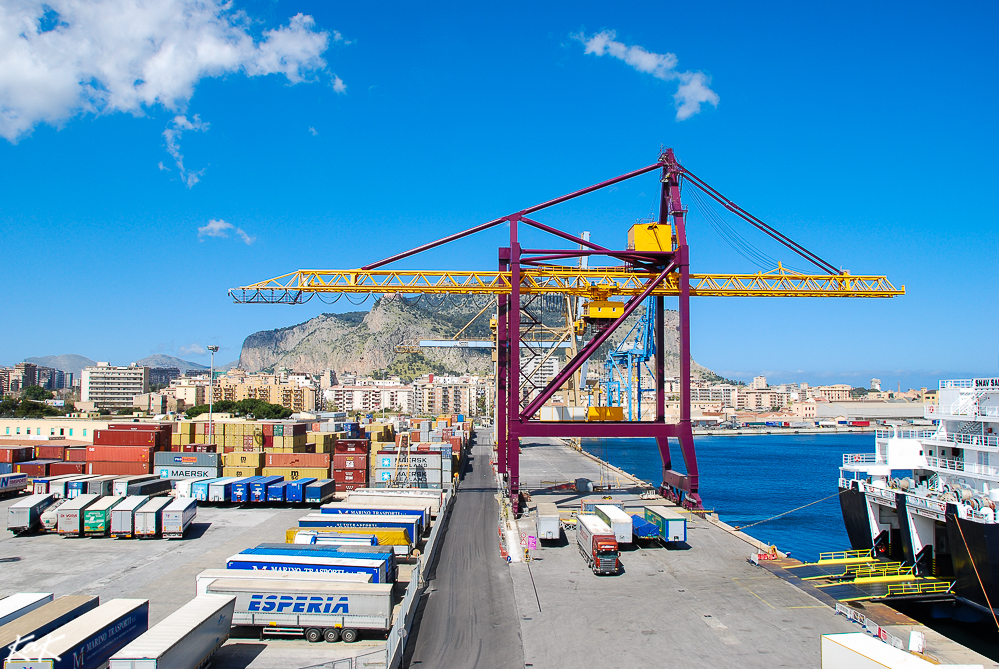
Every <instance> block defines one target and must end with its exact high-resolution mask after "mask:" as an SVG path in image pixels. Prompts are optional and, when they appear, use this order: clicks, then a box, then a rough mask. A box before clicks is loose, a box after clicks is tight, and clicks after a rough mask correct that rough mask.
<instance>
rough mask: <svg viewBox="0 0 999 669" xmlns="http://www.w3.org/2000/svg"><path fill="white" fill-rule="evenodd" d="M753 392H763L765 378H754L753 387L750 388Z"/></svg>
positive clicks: (765, 382) (765, 383) (765, 384)
mask: <svg viewBox="0 0 999 669" xmlns="http://www.w3.org/2000/svg"><path fill="white" fill-rule="evenodd" d="M751 387H752V389H753V390H763V389H764V388H766V387H767V377H765V376H754V377H753V385H752V386H751Z"/></svg>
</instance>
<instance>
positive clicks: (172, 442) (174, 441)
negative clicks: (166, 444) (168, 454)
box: [170, 432, 184, 446]
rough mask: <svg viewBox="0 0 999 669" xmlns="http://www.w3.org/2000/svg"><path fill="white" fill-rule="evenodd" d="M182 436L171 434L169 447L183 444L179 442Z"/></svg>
mask: <svg viewBox="0 0 999 669" xmlns="http://www.w3.org/2000/svg"><path fill="white" fill-rule="evenodd" d="M183 436H184V435H182V434H177V433H176V432H175V433H173V434H171V435H170V445H171V446H180V445H181V444H183V443H184V442H182V441H181V438H183Z"/></svg>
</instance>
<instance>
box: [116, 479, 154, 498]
mask: <svg viewBox="0 0 999 669" xmlns="http://www.w3.org/2000/svg"><path fill="white" fill-rule="evenodd" d="M157 478H159V477H157V476H156V475H155V474H135V475H133V476H122V477H120V478H117V479H115V481H114V485H113V486H112V488H111V494H112V495H114V496H115V497H128V495H129V494H130V493H129V492H128V489H129V488H130V487H132V485H133V484H136V483H142V482H143V481H153V480H156V479H157Z"/></svg>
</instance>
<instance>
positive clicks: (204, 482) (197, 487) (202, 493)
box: [191, 478, 222, 502]
mask: <svg viewBox="0 0 999 669" xmlns="http://www.w3.org/2000/svg"><path fill="white" fill-rule="evenodd" d="M221 480H222V478H212V479H198V480H197V481H195V482H194V483H193V484H191V497H193V498H194V499H196V500H198V501H199V502H207V501H208V486H210V485H211V484H213V483H215V482H216V481H221Z"/></svg>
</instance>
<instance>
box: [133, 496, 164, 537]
mask: <svg viewBox="0 0 999 669" xmlns="http://www.w3.org/2000/svg"><path fill="white" fill-rule="evenodd" d="M172 502H173V500H172V499H170V498H169V497H153V498H152V499H151V500H149V501H148V502H146V503H145V504H143V505H142V506H140V507H139V508H138V509H137V510H136V512H135V516H134V518H133V520H132V529H133V530H134V534H135V536H136V537H139V538H143V537H145V538H149V537H155V536H159V534H160V533H161V532H162V531H163V509H165V508H166V507H167V506H168V505H169V504H171V503H172Z"/></svg>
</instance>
